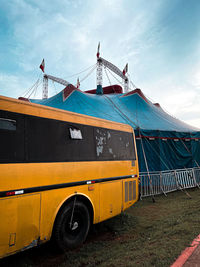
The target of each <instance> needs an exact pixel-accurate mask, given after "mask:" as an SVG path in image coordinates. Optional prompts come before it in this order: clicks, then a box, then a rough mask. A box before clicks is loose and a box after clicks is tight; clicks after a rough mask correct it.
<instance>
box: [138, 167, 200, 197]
mask: <svg viewBox="0 0 200 267" xmlns="http://www.w3.org/2000/svg"><path fill="white" fill-rule="evenodd" d="M197 186H198V187H199V188H200V167H199V168H190V169H178V170H169V171H161V172H150V173H149V174H148V173H147V172H145V173H144V172H142V173H140V197H141V199H142V198H143V197H148V196H152V195H159V194H165V195H166V193H169V192H172V191H176V190H182V189H186V188H193V187H197Z"/></svg>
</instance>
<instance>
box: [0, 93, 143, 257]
mask: <svg viewBox="0 0 200 267" xmlns="http://www.w3.org/2000/svg"><path fill="white" fill-rule="evenodd" d="M138 175H139V173H138V159H137V152H136V145H135V137H134V131H133V129H132V128H131V127H130V126H129V125H125V124H121V123H116V122H112V121H107V120H103V119H98V118H94V117H90V116H86V115H81V114H77V113H73V112H68V111H64V110H60V109H55V108H51V107H46V106H42V105H38V104H32V103H29V102H25V101H21V100H16V99H12V98H8V97H3V96H1V97H0V218H1V219H0V258H2V257H5V256H8V255H10V254H14V253H16V252H17V251H23V250H25V249H28V248H31V247H33V246H36V245H39V244H41V243H44V242H46V241H48V240H50V239H51V238H52V239H53V240H54V242H55V244H56V245H57V246H58V248H60V249H61V250H63V251H65V250H67V249H70V248H75V247H77V246H80V245H81V244H82V243H83V242H84V241H85V239H86V237H87V234H88V231H89V227H90V225H91V224H92V223H93V224H96V223H99V222H102V221H104V220H106V219H108V218H111V217H113V216H115V215H117V214H120V213H121V212H122V211H124V210H125V209H126V208H128V207H130V206H131V205H133V204H134V203H135V202H136V201H137V200H138V179H139V177H138Z"/></svg>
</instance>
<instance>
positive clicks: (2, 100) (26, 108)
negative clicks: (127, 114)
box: [0, 96, 133, 132]
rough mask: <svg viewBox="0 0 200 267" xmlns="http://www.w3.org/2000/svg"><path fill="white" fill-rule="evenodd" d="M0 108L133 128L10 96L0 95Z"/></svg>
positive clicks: (91, 123) (83, 122)
mask: <svg viewBox="0 0 200 267" xmlns="http://www.w3.org/2000/svg"><path fill="white" fill-rule="evenodd" d="M0 107H1V110H5V111H10V112H15V113H20V114H26V115H31V116H37V117H42V118H49V119H55V120H61V121H69V122H76V123H80V124H86V125H91V126H97V127H98V126H99V127H103V128H109V129H114V130H121V131H126V132H133V128H132V127H131V126H130V125H128V124H123V123H119V122H114V121H109V120H105V119H100V118H96V117H92V116H88V115H83V114H79V113H75V112H71V111H66V110H61V109H57V108H52V107H48V106H43V105H40V104H34V103H31V102H28V101H27V102H26V101H23V100H18V99H14V98H11V97H5V96H0Z"/></svg>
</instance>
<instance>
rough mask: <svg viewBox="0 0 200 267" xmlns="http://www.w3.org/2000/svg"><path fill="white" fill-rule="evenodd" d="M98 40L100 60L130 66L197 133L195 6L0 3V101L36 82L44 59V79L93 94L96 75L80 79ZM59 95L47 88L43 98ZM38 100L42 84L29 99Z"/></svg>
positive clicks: (199, 46)
mask: <svg viewBox="0 0 200 267" xmlns="http://www.w3.org/2000/svg"><path fill="white" fill-rule="evenodd" d="M99 42H100V43H101V46H100V56H102V57H103V58H105V59H106V60H108V61H110V62H112V63H113V64H115V65H116V66H118V67H119V68H120V69H121V70H122V69H123V68H124V66H125V65H126V63H128V64H129V71H128V73H129V76H130V79H131V81H132V82H133V84H134V85H135V86H136V87H137V88H140V89H141V90H142V91H143V93H144V94H145V95H146V96H147V97H149V99H150V100H151V101H153V102H158V103H160V105H161V106H162V108H164V110H166V111H167V112H168V113H170V114H171V115H173V116H174V117H176V118H178V119H181V120H183V121H185V122H186V123H188V124H190V125H193V126H196V127H198V128H200V1H199V0H190V1H188V0H57V1H48V0H42V1H37V0H9V1H8V0H0V95H4V96H9V97H14V98H16V97H19V96H24V92H26V91H27V90H28V89H29V88H31V87H32V85H33V84H34V83H35V82H36V81H37V79H38V78H40V80H41V79H42V73H41V70H40V69H39V65H40V63H41V61H42V59H43V58H44V59H45V72H46V73H47V74H50V75H53V76H56V77H60V78H63V79H66V80H67V81H69V82H70V83H72V84H76V81H77V78H78V77H79V79H80V80H81V85H80V89H81V90H84V91H85V90H89V89H94V88H95V87H96V73H95V71H93V72H92V73H91V74H90V75H89V77H88V78H87V79H84V78H85V76H87V74H89V73H88V72H89V71H90V69H92V66H94V65H95V63H96V51H97V46H98V43H99ZM89 67H91V68H89ZM87 68H89V70H87V71H85V72H83V73H81V74H77V73H79V72H81V71H83V70H85V69H87ZM74 74H77V75H74ZM73 75H74V76H73ZM82 80H83V81H82ZM119 81H120V82H121V80H119ZM110 82H111V83H112V84H113V83H114V84H116V83H118V82H117V81H116V80H115V79H114V78H113V77H112V76H111V77H110V81H109V79H108V78H107V76H106V73H104V76H103V86H106V85H109V84H110ZM61 89H63V87H62V86H61V87H60V86H59V85H58V84H55V83H50V84H49V95H54V94H56V93H58V92H59V90H61ZM41 96H42V84H41V83H40V86H38V89H37V92H35V93H34V96H31V97H37V98H41Z"/></svg>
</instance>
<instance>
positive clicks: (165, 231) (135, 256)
mask: <svg viewBox="0 0 200 267" xmlns="http://www.w3.org/2000/svg"><path fill="white" fill-rule="evenodd" d="M188 192H189V193H190V195H191V196H192V198H191V199H189V198H188V196H186V195H185V194H184V193H183V192H174V193H170V194H168V195H167V197H165V196H164V195H162V196H157V197H156V198H155V199H156V202H155V203H152V200H151V198H145V199H143V200H142V201H139V202H137V203H136V204H135V205H134V206H133V207H131V208H130V209H128V210H127V211H126V212H125V213H123V214H121V215H119V216H117V217H115V218H112V219H110V220H108V221H106V222H103V223H101V224H99V225H96V226H95V227H94V228H93V229H92V231H91V233H90V234H89V237H88V239H87V241H86V243H85V244H84V245H83V246H82V247H81V248H79V249H77V250H74V251H69V252H68V253H66V254H64V255H62V254H61V255H59V254H58V253H56V252H55V251H54V249H53V248H52V247H51V245H50V244H46V245H43V246H41V247H39V248H35V249H31V250H29V251H25V252H23V253H20V254H16V255H14V256H12V257H8V258H6V259H4V260H3V261H0V265H1V264H2V265H5V266H6V267H9V266H62V267H65V266H66V267H68V266H73V267H76V266H81V267H83V266H162V267H164V266H170V264H172V263H173V261H174V260H175V259H176V258H177V257H178V255H179V254H180V253H181V251H182V250H183V249H184V248H185V247H186V246H188V245H189V244H190V243H191V241H192V240H193V239H194V238H195V237H196V236H197V235H198V234H199V233H200V205H199V203H200V190H199V189H191V190H189V191H188Z"/></svg>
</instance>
